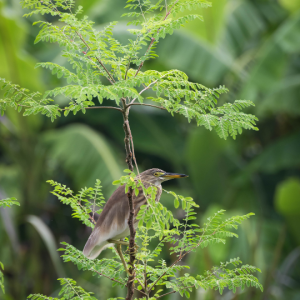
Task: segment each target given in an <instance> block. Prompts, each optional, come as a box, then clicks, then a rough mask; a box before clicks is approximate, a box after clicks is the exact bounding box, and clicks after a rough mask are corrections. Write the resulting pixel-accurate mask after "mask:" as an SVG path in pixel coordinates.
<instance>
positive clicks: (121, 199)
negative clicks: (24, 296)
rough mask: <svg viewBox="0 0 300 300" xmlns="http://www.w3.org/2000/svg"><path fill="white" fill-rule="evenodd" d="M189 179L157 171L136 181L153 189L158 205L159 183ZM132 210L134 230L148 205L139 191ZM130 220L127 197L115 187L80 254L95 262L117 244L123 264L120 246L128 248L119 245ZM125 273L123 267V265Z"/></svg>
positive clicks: (144, 174)
mask: <svg viewBox="0 0 300 300" xmlns="http://www.w3.org/2000/svg"><path fill="white" fill-rule="evenodd" d="M181 177H188V176H187V175H184V174H177V173H167V172H165V171H163V170H160V169H156V168H155V169H149V170H147V171H144V172H142V173H141V174H140V175H139V176H137V178H138V179H141V181H142V183H143V185H144V187H145V188H148V187H149V186H151V185H152V186H153V185H154V186H156V187H157V188H158V189H157V193H156V201H159V199H160V196H161V193H162V188H161V183H162V182H164V181H167V180H170V179H173V178H181ZM132 200H133V206H134V209H135V219H134V226H135V228H137V225H138V221H137V220H136V216H137V213H138V211H139V209H140V207H141V206H142V205H145V204H146V203H147V199H146V197H145V196H144V193H143V191H142V188H141V187H139V194H138V195H137V196H135V195H133V198H132ZM128 218H129V205H128V197H127V195H126V194H125V186H124V185H122V186H120V187H118V188H117V189H116V190H115V191H114V193H113V194H112V195H111V197H110V198H109V199H108V201H107V203H106V204H105V206H104V208H103V210H102V212H101V214H100V216H99V218H98V220H97V223H96V225H95V228H94V230H93V232H92V233H91V235H90V237H89V239H88V241H87V242H86V244H85V246H84V249H83V254H84V255H85V256H86V257H87V258H90V259H94V258H96V257H97V256H98V255H99V254H100V253H101V251H102V250H103V249H105V248H106V247H109V246H112V244H117V252H118V253H119V255H120V257H121V260H122V262H123V264H124V258H123V255H122V251H121V245H128V243H126V242H124V241H122V239H123V238H125V237H126V236H128V235H129V234H130V232H129V227H128V224H127V221H128ZM124 266H125V269H126V264H125V265H124Z"/></svg>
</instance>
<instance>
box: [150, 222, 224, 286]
mask: <svg viewBox="0 0 300 300" xmlns="http://www.w3.org/2000/svg"><path fill="white" fill-rule="evenodd" d="M211 221H212V220H211ZM211 221H210V222H211ZM210 222H209V223H210ZM209 223H208V224H209ZM208 224H207V226H206V228H205V230H204V231H203V233H202V235H201V236H200V238H199V242H198V244H196V245H195V246H194V247H192V248H191V249H190V250H188V251H187V252H185V253H184V254H182V255H179V257H178V258H177V259H176V260H175V261H174V262H173V263H172V264H171V266H170V267H168V268H167V270H166V271H165V272H164V273H163V274H162V275H161V276H160V277H159V278H158V279H157V280H155V282H154V283H153V284H152V285H151V287H150V288H149V289H148V291H151V289H152V288H153V287H154V286H155V285H156V284H157V282H158V281H159V280H160V279H161V278H162V277H163V276H165V275H166V273H167V272H168V270H170V269H171V268H172V267H173V266H174V265H176V264H177V263H178V262H179V261H181V260H182V259H183V258H184V257H185V256H186V255H187V254H189V253H190V252H191V251H193V250H194V249H195V248H197V247H199V246H200V244H201V243H202V237H203V235H204V232H205V231H206V229H207V227H208ZM225 226H226V225H225V224H224V225H223V226H220V227H219V228H222V227H225ZM216 232H217V230H215V231H214V232H213V233H212V234H210V236H212V235H215V234H216Z"/></svg>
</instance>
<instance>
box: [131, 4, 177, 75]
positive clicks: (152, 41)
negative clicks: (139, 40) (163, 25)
mask: <svg viewBox="0 0 300 300" xmlns="http://www.w3.org/2000/svg"><path fill="white" fill-rule="evenodd" d="M178 1H179V0H176V1H175V2H174V3H173V5H172V6H171V8H170V9H169V11H168V12H167V13H166V16H165V17H164V21H165V20H166V19H167V17H168V16H169V14H170V13H171V11H172V9H173V7H174V6H175V4H176V3H177V2H178ZM159 31H160V29H158V31H157V32H159ZM154 42H155V38H152V39H151V42H150V44H149V47H148V49H147V51H146V53H145V55H146V54H147V53H148V51H149V50H150V48H151V47H152V45H153V43H154ZM144 62H145V61H142V62H141V63H140V65H139V67H138V69H137V71H136V73H135V75H134V77H136V76H137V74H138V73H139V72H140V70H141V68H142V66H143V65H144Z"/></svg>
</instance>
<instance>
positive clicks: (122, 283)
mask: <svg viewBox="0 0 300 300" xmlns="http://www.w3.org/2000/svg"><path fill="white" fill-rule="evenodd" d="M90 271H94V272H96V273H98V274H99V275H101V276H103V277H106V278H108V279H110V280H112V281H115V282H117V283H120V284H122V285H124V286H126V284H125V283H123V282H121V281H119V280H116V279H114V278H110V277H109V276H107V275H104V274H103V273H100V272H98V271H97V270H95V269H93V268H91V269H90Z"/></svg>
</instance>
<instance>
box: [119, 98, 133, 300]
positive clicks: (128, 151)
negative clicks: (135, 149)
mask: <svg viewBox="0 0 300 300" xmlns="http://www.w3.org/2000/svg"><path fill="white" fill-rule="evenodd" d="M122 102H123V111H122V113H123V119H124V123H123V128H124V132H125V139H124V143H125V150H126V163H127V165H128V168H129V169H130V170H131V171H133V164H132V156H133V155H132V150H131V148H130V140H131V136H130V127H129V122H128V115H129V107H127V105H126V100H125V99H122ZM132 196H133V190H132V188H129V190H128V193H127V197H128V205H129V218H128V226H129V230H130V239H129V255H130V259H129V273H130V274H131V275H129V277H128V281H127V296H126V300H131V299H132V298H133V293H134V280H135V268H134V262H135V229H134V213H135V210H134V206H133V200H132Z"/></svg>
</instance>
